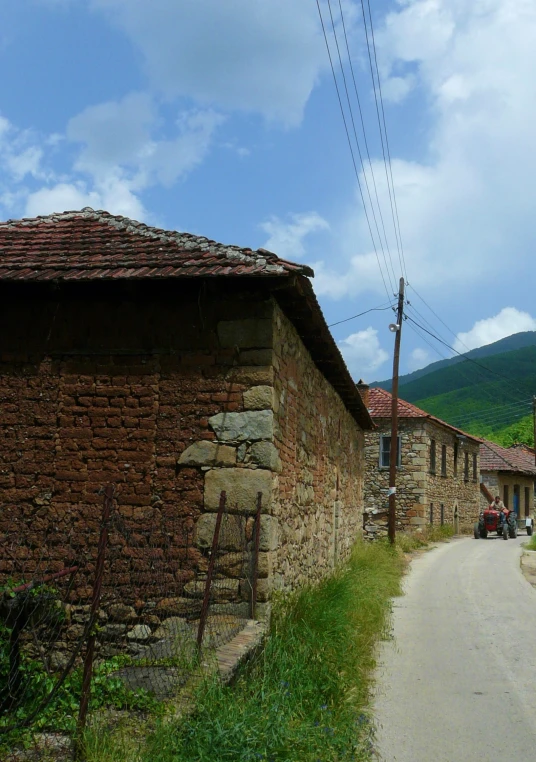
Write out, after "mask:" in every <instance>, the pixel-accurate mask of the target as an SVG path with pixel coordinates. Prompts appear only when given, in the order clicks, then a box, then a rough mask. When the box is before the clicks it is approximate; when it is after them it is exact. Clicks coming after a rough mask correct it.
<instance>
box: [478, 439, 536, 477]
mask: <svg viewBox="0 0 536 762" xmlns="http://www.w3.org/2000/svg"><path fill="white" fill-rule="evenodd" d="M480 470H481V471H514V472H515V473H518V474H528V475H529V476H536V465H535V464H534V455H531V454H529V453H527V452H524V451H523V450H522V449H520V448H517V447H516V448H507V447H501V446H500V445H498V444H495V442H488V441H486V440H485V441H483V442H482V444H481V445H480Z"/></svg>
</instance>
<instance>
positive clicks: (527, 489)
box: [525, 487, 530, 516]
mask: <svg viewBox="0 0 536 762" xmlns="http://www.w3.org/2000/svg"><path fill="white" fill-rule="evenodd" d="M525 516H530V487H525Z"/></svg>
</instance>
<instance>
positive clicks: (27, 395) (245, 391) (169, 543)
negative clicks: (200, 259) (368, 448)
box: [0, 283, 362, 627]
mask: <svg viewBox="0 0 536 762" xmlns="http://www.w3.org/2000/svg"><path fill="white" fill-rule="evenodd" d="M1 296H3V297H4V299H3V304H4V306H5V310H4V312H3V315H2V317H1V318H0V406H1V410H2V416H1V419H0V429H1V431H0V544H2V543H3V544H4V545H5V544H6V542H7V540H6V537H7V534H8V532H9V531H11V529H12V527H13V526H17V525H20V526H21V527H30V528H31V529H29V530H28V532H27V537H26V538H25V541H24V542H22V543H21V547H20V548H15V549H14V551H13V552H14V557H15V558H16V557H17V555H18V556H19V560H20V562H21V563H20V564H19V568H22V567H24V569H25V574H26V576H28V575H29V576H31V575H32V573H33V571H34V569H35V568H36V566H37V564H38V563H39V544H40V543H36V542H34V540H35V537H34V538H33V539H32V537H31V536H30V535H31V534H32V533H35V532H39V531H44V530H45V528H46V527H50V526H52V527H53V530H54V540H53V543H51V544H50V548H51V549H50V554H49V556H50V557H49V558H48V560H47V569H48V570H52V571H53V570H55V569H60V568H63V566H64V564H65V563H66V562H67V561H70V560H72V559H76V560H80V561H82V564H83V567H84V568H83V570H82V571H81V572H80V574H79V575H78V576H77V581H76V591H75V594H74V597H73V600H74V598H76V601H77V602H78V603H79V604H82V605H83V604H84V602H85V601H87V599H88V597H89V595H90V592H91V588H90V584H91V581H92V574H93V569H94V561H95V553H96V546H97V538H98V532H99V521H100V515H101V506H102V494H101V491H102V488H103V487H104V486H105V485H107V484H109V483H112V484H114V485H115V487H116V503H117V513H118V515H119V518H120V521H119V522H118V525H117V526H115V525H114V527H112V532H111V537H110V551H109V555H108V562H107V577H106V579H107V580H108V582H107V583H106V584H107V585H108V588H107V589H106V590H105V596H107V601H109V602H110V601H112V602H113V601H115V600H117V601H118V602H122V603H124V604H126V605H130V606H134V607H135V608H136V612H137V616H138V619H137V620H135V621H137V622H138V623H140V624H143V626H150V627H153V625H154V627H158V626H159V622H158V615H157V610H162V611H163V612H164V616H165V615H169V612H167V609H166V605H167V604H166V605H164V603H165V602H166V601H169V600H171V601H175V603H174V604H173V605H172V606H171V604H169V605H170V606H171V610H173V611H174V610H176V609H177V607H179V609H180V610H181V611H182V610H183V609H184V608H185V607H186V608H187V602H186V603H185V602H184V601H182V596H186V598H188V597H195V598H199V596H200V595H202V584H201V585H200V584H199V583H202V581H203V578H204V575H205V573H206V569H207V559H208V549H209V548H210V545H211V540H212V534H213V531H214V526H215V516H216V511H217V509H218V504H219V499H220V494H221V491H222V490H225V491H226V493H227V510H228V513H229V515H230V516H232V515H235V516H240V517H242V518H240V520H237V521H235V522H234V524H233V532H232V533H229V531H227V533H226V534H225V533H224V540H223V541H224V546H223V547H224V548H225V550H226V551H228V553H229V554H230V556H229V560H228V562H225V561H222V562H221V563H220V565H219V567H218V576H219V577H224V578H226V579H228V580H229V584H226V585H225V586H224V588H225V595H224V596H223V597H224V599H225V600H226V601H229V602H230V603H236V602H242V603H243V604H246V603H247V602H248V601H249V599H250V596H251V584H250V579H249V578H248V576H247V575H246V574H244V566H245V564H246V561H247V560H248V559H249V558H250V557H251V547H252V540H253V521H254V514H255V510H256V503H257V495H258V493H259V492H260V493H261V494H262V519H261V536H260V558H259V577H260V579H259V585H258V598H259V600H260V601H261V602H263V601H266V600H267V599H268V597H269V595H270V591H271V590H272V589H273V588H274V587H277V588H281V587H292V586H295V585H297V584H300V583H302V582H305V581H310V580H314V579H318V578H319V577H321V576H322V575H323V574H325V573H326V572H327V571H328V570H329V569H330V568H332V567H333V565H334V563H335V562H336V561H337V559H338V558H341V557H344V556H345V555H346V554H347V552H348V550H349V548H350V546H351V544H352V543H353V541H354V540H355V538H356V536H357V535H358V533H359V531H360V527H361V523H362V433H361V430H360V429H359V426H358V425H357V424H356V422H355V421H354V419H353V418H352V417H351V415H350V414H349V413H348V411H347V410H346V408H345V406H344V405H343V403H342V401H341V399H340V398H339V396H338V395H337V393H336V392H335V391H334V389H333V388H332V387H331V386H330V384H329V383H328V382H327V381H326V379H325V378H324V376H323V375H322V374H321V373H320V371H319V370H318V369H317V367H316V366H315V365H314V363H313V361H312V359H311V357H310V355H309V354H308V352H307V350H306V349H305V346H304V345H303V343H302V342H301V340H300V338H299V337H298V334H297V333H296V330H295V329H294V327H293V325H292V324H291V323H290V322H289V320H288V319H287V318H286V317H285V315H284V314H283V312H282V311H281V310H280V309H279V307H278V306H277V304H276V302H275V301H274V300H273V298H272V297H271V296H270V295H269V293H267V292H266V291H265V290H264V288H263V286H262V285H258V286H257V285H251V284H249V285H248V289H247V290H244V289H243V288H242V287H238V286H236V287H234V286H233V285H232V284H230V285H229V287H228V288H227V289H226V291H225V293H222V292H221V291H220V290H218V287H217V285H215V284H203V283H200V284H193V285H192V283H187V284H180V283H174V284H167V285H166V284H162V285H160V284H143V286H141V285H140V286H135V285H128V286H121V285H115V284H103V285H102V287H95V286H94V285H93V286H91V287H89V286H83V285H80V284H73V285H72V286H69V287H66V286H62V287H59V288H56V287H50V288H47V287H40V288H38V287H24V288H22V287H21V288H15V289H13V290H10V291H6V293H5V294H0V297H1ZM226 521H228V520H226ZM25 531H26V530H25ZM154 535H156V537H154V538H153V539H152V540H150V539H149V538H150V537H151V536H154ZM48 542H49V540H48V539H47V543H48ZM47 547H48V546H47ZM231 555H232V558H231ZM156 569H158V574H157V573H156V571H155V570H156ZM12 572H13V558H11V557H9V558H7V557H6V556H5V555H2V557H1V558H0V583H1V582H2V580H4V579H5V578H6V577H7V576H8V575H11V574H12ZM157 580H158V584H157ZM156 587H159V589H156ZM222 589H223V588H222ZM144 606H145V607H147V606H149V607H150V609H151V612H150V613H149V614H147V617H145V618H144V617H143V616H141V615H142V614H143V607H144ZM159 607H160V608H159ZM162 607H163V608H162ZM147 611H149V609H147ZM166 612H167V614H166ZM145 613H147V612H145ZM132 621H134V620H132Z"/></svg>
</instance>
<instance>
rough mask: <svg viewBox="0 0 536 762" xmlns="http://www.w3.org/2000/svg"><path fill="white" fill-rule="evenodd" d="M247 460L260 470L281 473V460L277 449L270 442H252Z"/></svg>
mask: <svg viewBox="0 0 536 762" xmlns="http://www.w3.org/2000/svg"><path fill="white" fill-rule="evenodd" d="M249 458H250V461H251V462H252V463H255V464H256V465H257V466H260V468H269V469H270V471H277V472H278V473H280V472H281V459H280V457H279V452H278V451H277V447H276V446H275V445H274V444H272V442H254V444H252V445H251V448H250V451H249Z"/></svg>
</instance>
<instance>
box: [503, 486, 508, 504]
mask: <svg viewBox="0 0 536 762" xmlns="http://www.w3.org/2000/svg"><path fill="white" fill-rule="evenodd" d="M503 503H504V505H505V508H508V484H505V485H504V489H503Z"/></svg>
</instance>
